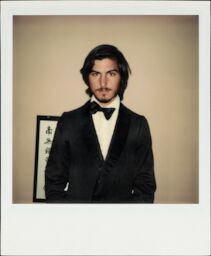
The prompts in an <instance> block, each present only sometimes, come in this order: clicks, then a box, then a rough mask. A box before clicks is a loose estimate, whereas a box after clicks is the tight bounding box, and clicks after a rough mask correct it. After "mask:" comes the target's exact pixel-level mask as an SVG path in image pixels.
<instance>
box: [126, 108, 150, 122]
mask: <svg viewBox="0 0 211 256" xmlns="http://www.w3.org/2000/svg"><path fill="white" fill-rule="evenodd" d="M122 106H123V108H124V109H125V111H127V112H128V114H129V115H130V116H131V118H132V119H134V120H137V121H139V122H140V121H147V119H146V117H145V116H144V115H141V114H138V113H136V112H134V111H133V110H131V109H129V108H128V107H126V106H124V105H123V104H122Z"/></svg>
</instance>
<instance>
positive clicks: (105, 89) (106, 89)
mask: <svg viewBox="0 0 211 256" xmlns="http://www.w3.org/2000/svg"><path fill="white" fill-rule="evenodd" d="M96 91H98V92H103V91H106V92H107V91H111V88H108V87H105V88H98V89H96Z"/></svg>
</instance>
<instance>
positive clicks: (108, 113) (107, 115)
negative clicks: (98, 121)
mask: <svg viewBox="0 0 211 256" xmlns="http://www.w3.org/2000/svg"><path fill="white" fill-rule="evenodd" d="M114 110H115V108H102V107H101V106H100V105H99V104H97V102H95V101H92V102H91V103H90V113H91V114H95V113H96V112H98V111H102V112H103V113H104V116H105V118H106V119H107V120H108V119H110V118H111V116H112V114H113V112H114Z"/></svg>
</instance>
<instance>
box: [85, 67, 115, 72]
mask: <svg viewBox="0 0 211 256" xmlns="http://www.w3.org/2000/svg"><path fill="white" fill-rule="evenodd" d="M91 72H96V73H100V71H98V70H94V69H91V71H90V73H91ZM108 72H119V70H118V69H116V68H115V69H110V70H108V71H106V73H108Z"/></svg>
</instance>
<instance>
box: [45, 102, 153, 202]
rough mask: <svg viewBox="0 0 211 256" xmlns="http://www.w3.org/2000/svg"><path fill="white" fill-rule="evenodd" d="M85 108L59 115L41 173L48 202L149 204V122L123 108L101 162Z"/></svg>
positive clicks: (151, 162)
mask: <svg viewBox="0 0 211 256" xmlns="http://www.w3.org/2000/svg"><path fill="white" fill-rule="evenodd" d="M89 104H90V103H89V102H87V103H86V104H85V105H83V106H82V107H80V108H78V109H76V110H73V111H70V112H65V113H63V115H62V116H61V117H60V119H59V121H58V124H57V129H56V131H55V135H54V141H53V144H52V148H51V153H50V156H49V160H48V163H47V166H46V171H45V192H46V200H47V202H52V203H53V202H55V203H65V202H69V203H93V202H94V203H133V202H136V203H153V200H154V192H155V190H156V183H155V177H154V168H153V153H152V147H151V136H150V130H149V126H148V123H147V120H146V119H145V117H143V116H140V115H138V114H136V113H134V112H132V111H131V110H129V109H128V108H126V107H125V106H124V105H122V103H121V104H120V109H119V115H118V118H117V123H116V126H115V129H114V133H113V136H112V140H111V143H110V147H109V150H108V154H107V157H106V159H105V160H104V159H103V156H102V153H101V149H100V145H99V142H98V138H97V134H96V132H95V128H94V123H93V120H92V116H91V114H90V112H89ZM68 182H69V187H68V190H67V191H64V188H65V187H66V184H67V183H68Z"/></svg>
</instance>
